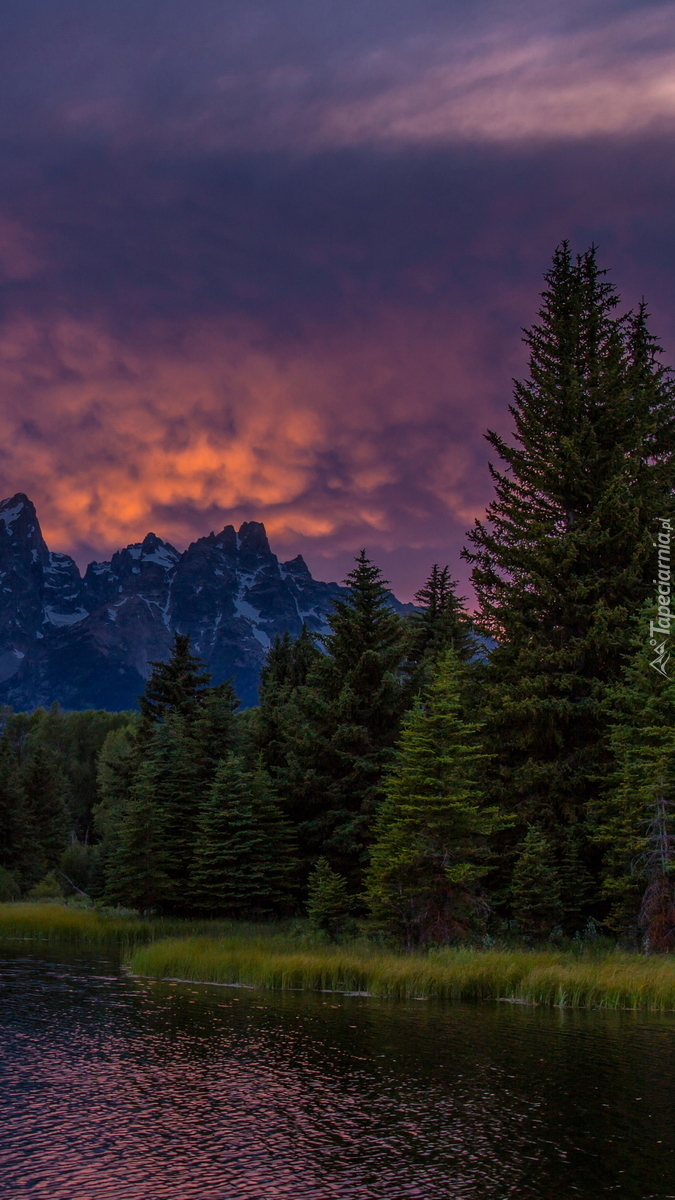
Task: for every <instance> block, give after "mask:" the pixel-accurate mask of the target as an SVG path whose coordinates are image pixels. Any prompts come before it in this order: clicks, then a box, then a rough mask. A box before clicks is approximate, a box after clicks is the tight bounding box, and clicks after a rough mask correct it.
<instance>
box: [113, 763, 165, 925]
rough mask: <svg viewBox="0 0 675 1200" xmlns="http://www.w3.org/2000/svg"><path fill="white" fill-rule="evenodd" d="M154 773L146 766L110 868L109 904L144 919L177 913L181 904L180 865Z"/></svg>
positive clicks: (134, 789)
mask: <svg viewBox="0 0 675 1200" xmlns="http://www.w3.org/2000/svg"><path fill="white" fill-rule="evenodd" d="M153 768H154V763H153V762H152V760H146V761H145V762H143V763H142V764H141V767H140V769H139V771H138V773H137V775H136V777H135V779H134V782H133V784H132V788H131V795H130V796H129V799H128V801H127V803H126V805H125V808H124V813H123V815H122V819H121V821H120V825H119V831H118V834H117V837H116V840H115V843H114V846H113V848H112V850H111V853H110V855H109V857H108V860H107V863H106V889H105V898H106V899H107V900H108V901H109V902H110V903H113V904H121V905H124V906H125V907H130V908H138V909H140V911H141V912H142V913H147V912H149V911H159V912H166V911H172V910H173V908H174V907H175V906H176V904H177V897H176V889H175V885H174V882H173V879H172V876H173V875H174V874H175V864H174V863H173V862H172V860H171V856H170V853H169V850H168V847H167V838H166V823H165V814H164V813H163V812H162V810H161V807H160V805H159V804H158V802H157V789H156V781H155V773H154V770H153Z"/></svg>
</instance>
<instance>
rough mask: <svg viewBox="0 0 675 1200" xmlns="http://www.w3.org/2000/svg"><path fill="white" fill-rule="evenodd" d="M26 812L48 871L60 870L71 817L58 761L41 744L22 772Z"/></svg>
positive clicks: (20, 780)
mask: <svg viewBox="0 0 675 1200" xmlns="http://www.w3.org/2000/svg"><path fill="white" fill-rule="evenodd" d="M19 783H20V786H21V790H22V793H23V797H24V811H25V812H26V814H27V816H28V820H29V823H30V826H31V829H32V831H33V833H34V836H35V838H36V841H37V844H38V845H39V846H40V851H41V857H42V859H43V860H44V862H45V863H46V865H47V867H48V868H52V869H53V868H54V867H56V866H58V864H59V862H60V860H61V855H62V854H63V851H64V850H65V848H66V846H67V844H68V836H69V833H70V817H69V813H68V808H67V805H66V800H65V794H64V793H65V782H64V778H63V774H62V772H61V771H60V769H59V765H58V760H57V759H56V758H55V756H54V755H53V754H50V752H49V750H48V749H47V748H46V747H45V746H44V745H43V744H42V743H38V745H37V746H36V747H35V749H34V750H33V753H32V754H31V756H30V758H28V759H27V760H26V761H25V762H24V763H23V764H22V766H21V767H20V768H19Z"/></svg>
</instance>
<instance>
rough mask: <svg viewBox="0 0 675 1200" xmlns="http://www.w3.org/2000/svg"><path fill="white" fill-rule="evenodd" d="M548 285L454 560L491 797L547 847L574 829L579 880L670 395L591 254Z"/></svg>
mask: <svg viewBox="0 0 675 1200" xmlns="http://www.w3.org/2000/svg"><path fill="white" fill-rule="evenodd" d="M546 284H547V287H546V290H545V292H544V294H543V305H542V308H541V311H540V314H539V315H540V321H539V324H538V325H535V326H534V327H533V328H532V330H530V332H529V333H528V334H527V335H526V339H525V340H526V343H527V345H528V346H529V350H530V366H529V378H528V379H527V380H526V381H525V382H522V383H517V384H516V387H515V398H514V403H513V405H512V406H511V410H510V411H511V414H512V416H513V419H514V422H515V429H516V432H515V438H514V444H509V443H508V442H507V441H506V440H505V439H504V438H502V437H500V436H499V435H498V434H496V433H492V432H491V433H489V434H488V441H489V443H490V445H491V446H492V448H493V449H494V450H495V451H496V454H497V455H498V457H499V458H500V459H501V462H502V464H503V469H501V470H497V469H496V468H494V467H491V472H492V477H493V481H494V485H495V492H496V498H495V500H494V501H493V503H492V504H491V505H490V506H489V508H488V512H487V521H486V522H477V523H476V526H475V529H474V530H473V532H472V533H470V534H469V541H470V544H471V546H470V550H469V551H467V552H466V556H467V557H468V559H469V561H470V562H471V563H472V566H473V582H474V586H475V588H476V592H477V595H478V599H479V602H480V628H481V629H482V631H483V632H485V633H488V634H490V635H492V636H493V637H494V638H495V639H496V641H497V642H498V645H497V648H496V649H495V650H494V651H493V652H492V654H491V658H490V666H489V670H488V671H487V672H486V673H485V675H486V679H485V685H484V693H483V696H484V712H485V719H486V723H487V727H488V737H489V740H490V744H491V748H492V749H493V750H494V752H495V767H496V769H495V773H494V790H495V796H496V797H498V798H499V799H500V800H501V801H502V802H503V803H504V804H507V803H508V804H510V805H513V806H514V808H515V810H516V812H517V813H518V814H519V817H520V826H521V829H522V828H524V827H526V826H527V825H528V824H538V825H540V826H541V828H542V830H543V831H544V832H545V833H547V834H548V835H549V836H550V837H551V839H552V843H553V844H554V845H555V846H560V847H564V845H565V833H564V831H565V829H566V828H567V827H568V826H570V825H573V826H574V827H575V829H576V831H577V834H578V835H579V837H580V841H581V846H582V855H583V857H584V864H585V866H586V867H587V868H588V867H589V866H590V867H592V866H593V861H592V854H591V852H590V850H589V844H588V832H587V828H586V818H587V808H588V804H589V800H591V798H592V797H593V796H594V795H595V794H596V793H597V787H598V784H597V781H598V780H599V779H600V778H601V777H602V775H603V773H604V772H605V771H606V770H607V751H606V745H607V743H606V737H605V734H606V731H607V706H606V703H605V701H606V697H607V694H608V689H610V688H611V687H612V686H614V685H615V684H616V682H617V680H618V678H619V676H620V672H621V669H622V663H623V660H624V658H625V656H626V654H627V652H628V650H629V646H630V639H631V636H632V633H633V630H634V628H635V623H636V620H637V617H638V614H639V612H640V608H641V606H642V604H643V602H644V601H645V598H646V597H647V595H648V594H649V592H650V590H651V588H652V586H653V585H652V582H651V581H652V577H653V565H652V556H653V546H652V538H653V532H654V528H655V526H654V522H655V519H656V518H658V517H664V516H667V515H668V514H669V513H670V511H671V508H672V489H673V483H674V482H675V457H674V451H675V393H674V389H673V385H672V383H671V381H670V378H669V375H668V373H667V372H666V371H665V369H664V368H663V367H662V366H661V365H660V363H659V353H660V351H659V347H658V346H657V344H656V342H655V341H654V339H653V337H652V336H651V334H650V333H649V330H648V327H647V313H646V311H645V308H644V306H641V307H640V308H639V310H638V311H637V313H632V314H631V313H629V314H628V315H627V316H623V317H621V316H617V315H616V306H617V302H618V301H617V296H616V293H615V291H614V289H613V288H612V286H611V285H610V284H609V283H608V282H607V280H606V279H605V277H604V272H602V271H601V270H600V269H599V268H598V265H597V262H596V255H595V251H594V250H593V249H591V250H589V251H588V252H586V253H585V254H583V255H582V256H581V257H580V258H578V259H577V260H576V261H574V260H573V258H572V256H571V254H570V251H569V247H568V246H567V244H563V245H562V246H561V247H560V248H559V249H558V250H557V251H556V254H555V256H554V260H553V266H552V268H551V270H550V271H549V272H548V274H547V275H546Z"/></svg>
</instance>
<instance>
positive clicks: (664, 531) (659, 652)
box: [649, 517, 674, 679]
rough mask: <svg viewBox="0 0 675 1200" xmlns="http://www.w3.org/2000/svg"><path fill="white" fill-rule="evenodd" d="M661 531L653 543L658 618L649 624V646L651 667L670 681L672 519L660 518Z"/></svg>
mask: <svg viewBox="0 0 675 1200" xmlns="http://www.w3.org/2000/svg"><path fill="white" fill-rule="evenodd" d="M659 524H660V526H661V529H660V530H659V533H658V535H657V539H656V541H655V542H654V543H653V546H654V549H655V550H656V552H657V568H656V573H657V578H656V579H655V580H654V583H655V584H656V606H657V612H658V616H657V618H656V620H655V621H650V622H649V645H650V646H653V647H654V650H655V654H656V658H655V659H654V661H653V662H650V664H649V665H650V667H653V668H654V670H655V671H658V673H659V675H663V676H664V678H665V679H669V678H670V677H669V675H668V672H667V671H666V666H667V664H668V661H669V659H670V650H669V646H668V638H669V637H670V622H671V621H672V620H673V619H674V617H673V613H671V611H670V538H671V529H670V518H669V517H660V518H659Z"/></svg>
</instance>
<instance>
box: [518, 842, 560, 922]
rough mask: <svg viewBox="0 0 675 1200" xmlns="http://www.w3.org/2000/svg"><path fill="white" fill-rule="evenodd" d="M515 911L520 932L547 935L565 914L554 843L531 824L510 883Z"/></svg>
mask: <svg viewBox="0 0 675 1200" xmlns="http://www.w3.org/2000/svg"><path fill="white" fill-rule="evenodd" d="M511 893H512V911H513V915H514V917H515V919H516V925H517V928H518V932H519V933H521V934H524V935H525V937H533V938H543V937H548V935H549V934H550V933H552V932H553V929H554V928H555V926H556V925H558V924H559V922H560V921H561V920H562V917H563V906H562V902H561V897H560V880H559V878H558V872H557V870H556V863H555V858H554V855H553V851H552V848H551V844H550V842H549V841H548V839H547V838H546V836H545V835H544V834H543V833H542V831H541V829H538V828H537V826H536V825H531V826H530V828H529V829H528V831H527V835H526V837H525V839H524V841H523V843H522V846H521V847H520V852H519V854H518V857H517V859H516V865H515V867H514V870H513V880H512V884H511Z"/></svg>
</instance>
